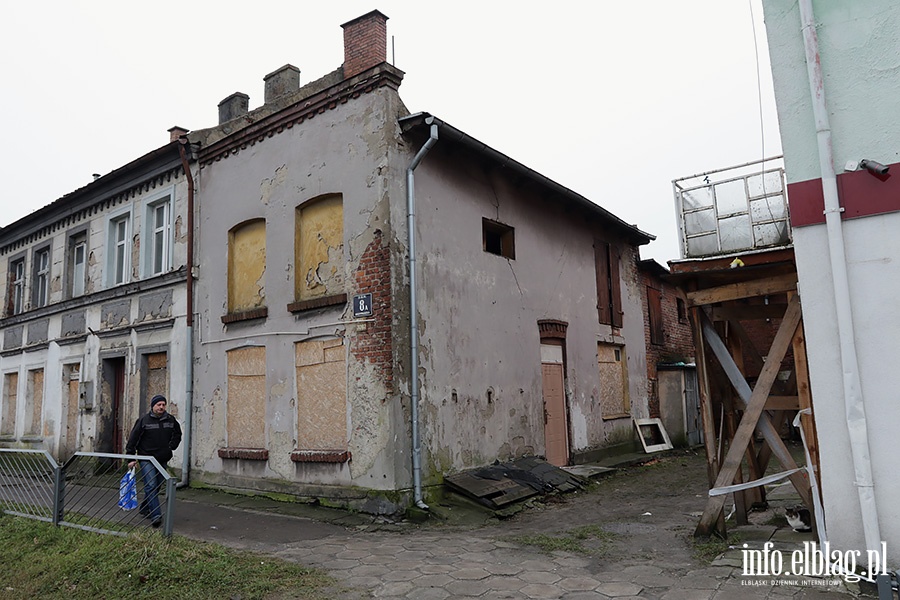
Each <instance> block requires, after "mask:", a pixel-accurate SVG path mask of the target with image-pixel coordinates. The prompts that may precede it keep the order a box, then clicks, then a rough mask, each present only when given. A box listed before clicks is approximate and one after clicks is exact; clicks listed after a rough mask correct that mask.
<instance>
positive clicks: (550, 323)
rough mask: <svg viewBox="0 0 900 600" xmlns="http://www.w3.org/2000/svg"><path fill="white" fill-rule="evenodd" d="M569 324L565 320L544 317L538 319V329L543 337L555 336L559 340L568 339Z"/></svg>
mask: <svg viewBox="0 0 900 600" xmlns="http://www.w3.org/2000/svg"><path fill="white" fill-rule="evenodd" d="M568 327H569V324H568V323H566V322H565V321H557V320H555V319H543V320H541V321H538V330H539V331H540V333H541V339H542V340H543V339H546V338H554V339H559V340H564V339H566V330H567V329H568Z"/></svg>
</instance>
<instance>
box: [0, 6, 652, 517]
mask: <svg viewBox="0 0 900 600" xmlns="http://www.w3.org/2000/svg"><path fill="white" fill-rule="evenodd" d="M386 21H387V17H385V16H384V15H382V14H381V13H380V12H378V11H373V12H371V13H368V14H366V15H363V16H362V17H359V18H358V19H355V20H353V21H350V22H349V23H346V24H344V25H343V28H344V43H345V58H344V64H343V65H342V66H341V67H339V68H338V69H336V70H335V71H334V72H332V73H329V74H327V75H325V76H324V77H322V78H320V79H318V80H316V81H313V82H312V83H309V84H306V85H304V86H303V87H300V78H299V70H298V69H297V68H296V67H293V66H292V65H285V66H284V67H282V68H281V69H278V70H277V71H275V72H273V73H271V74H269V75H268V76H266V78H265V100H264V104H263V105H262V106H261V107H259V108H256V109H254V110H252V111H251V110H249V97H248V96H247V95H246V94H243V93H235V94H232V95H231V96H229V97H228V98H226V99H225V100H223V101H222V103H220V105H219V125H217V126H216V127H212V128H209V129H205V130H200V131H195V132H192V133H190V134H187V135H186V136H183V137H182V140H183V141H184V142H185V144H184V146H185V147H188V148H189V149H190V150H191V153H190V154H191V156H190V157H189V158H190V159H191V167H190V172H191V175H192V176H193V179H194V180H196V181H198V182H201V185H200V186H199V187H198V188H197V190H196V195H195V196H194V197H193V202H194V206H195V210H194V219H195V230H196V231H197V236H196V241H195V245H194V252H195V259H194V261H193V262H194V269H195V275H196V281H195V282H194V283H192V285H193V296H192V298H193V301H194V306H195V309H194V310H193V313H194V315H195V317H196V322H195V323H194V325H193V339H192V344H193V352H192V354H193V360H192V365H193V378H192V382H193V396H192V399H193V410H192V412H191V416H192V419H191V428H192V432H193V435H192V447H191V462H190V465H185V466H187V467H189V469H190V478H191V480H192V481H197V482H202V483H204V484H209V485H217V486H222V487H226V488H237V489H247V490H257V491H269V492H281V493H287V494H291V495H294V496H306V497H316V498H320V499H323V500H327V501H330V502H334V503H336V504H340V505H344V506H353V507H355V508H359V509H362V510H366V511H370V512H394V511H396V510H397V509H398V508H400V507H402V506H405V505H406V504H407V503H408V500H409V496H408V492H409V490H410V488H411V487H413V485H414V479H415V478H416V475H417V473H414V469H413V457H412V455H411V452H412V448H413V444H412V442H411V438H412V437H413V436H412V432H411V430H412V422H413V415H412V414H411V413H412V411H411V406H410V397H411V395H413V392H414V391H416V390H417V391H418V394H419V398H420V400H419V403H418V405H417V407H418V421H417V423H418V426H419V430H420V434H419V438H420V445H421V461H420V464H421V480H422V484H423V485H424V486H426V487H427V486H432V485H437V484H440V483H441V481H442V477H443V476H444V475H445V474H449V473H453V472H458V471H461V470H464V469H467V468H471V467H478V466H483V465H487V464H490V463H492V462H494V461H495V460H498V459H499V460H501V461H502V460H507V459H513V458H517V457H521V456H526V455H544V456H546V457H547V459H548V461H549V462H551V463H553V464H557V465H564V464H571V463H574V462H580V461H585V460H588V459H590V458H591V457H592V456H595V455H596V454H598V453H600V452H603V451H604V450H608V449H609V448H610V447H613V446H616V445H618V444H628V445H630V444H631V442H632V441H633V436H634V431H633V429H634V428H633V424H632V418H633V417H647V416H649V406H648V402H647V389H648V378H647V358H646V348H645V344H644V312H645V310H644V307H643V306H644V305H643V295H644V293H645V289H644V286H643V285H642V284H641V279H640V276H639V271H638V260H639V256H638V247H639V246H640V245H642V244H646V243H648V242H649V241H650V240H651V239H652V236H650V235H649V234H646V233H644V232H642V231H640V230H639V229H637V228H636V227H635V226H632V225H629V224H627V223H624V222H623V221H621V220H620V219H618V218H617V217H615V216H614V215H612V214H610V213H608V212H607V211H605V210H604V209H602V208H601V207H599V206H597V205H595V204H593V203H591V202H590V201H588V200H587V199H585V198H583V197H582V196H579V195H578V194H576V193H574V192H572V191H571V190H568V189H566V188H564V187H563V186H560V185H559V184H557V183H555V182H553V181H550V180H549V179H547V178H545V177H543V176H542V175H540V174H538V173H536V172H534V171H532V170H531V169H528V168H527V167H525V166H524V165H521V164H519V163H517V162H516V161H514V160H512V159H510V158H509V157H507V156H505V155H503V154H501V153H499V152H497V151H496V150H494V149H492V148H490V147H488V146H486V145H484V144H482V143H480V142H478V141H477V140H475V139H473V138H471V137H470V136H468V135H466V134H465V133H463V132H461V131H459V130H457V129H456V128H454V127H453V126H451V125H449V124H447V123H445V122H443V121H441V120H440V119H436V118H435V117H432V116H431V115H428V114H426V113H417V114H412V115H411V114H409V111H408V110H407V109H406V107H405V106H404V104H403V102H402V101H401V99H400V96H399V93H398V88H399V86H400V84H401V82H402V79H403V73H402V72H401V71H399V70H398V69H396V68H395V67H393V66H392V65H390V64H388V63H387V62H386ZM435 131H436V133H437V141H436V143H434V142H432V143H433V144H434V146H433V148H432V149H431V150H430V152H429V153H428V155H427V156H426V157H425V158H424V160H422V162H421V164H419V166H418V168H417V170H416V171H415V174H414V178H415V206H416V221H415V232H416V235H415V244H416V252H415V257H416V261H417V267H416V269H417V270H416V273H417V279H418V282H419V283H418V285H417V288H416V294H417V303H416V305H417V313H416V314H417V319H418V350H419V351H418V354H417V359H418V364H419V368H418V373H417V384H416V385H414V382H413V380H412V377H411V373H410V368H411V367H410V346H411V341H412V340H411V335H410V308H409V307H410V277H409V258H410V257H409V244H408V231H409V229H408V223H409V222H410V219H409V216H408V205H407V200H408V198H407V191H408V187H407V175H408V173H407V169H408V168H409V167H410V164H411V162H412V161H413V158H414V156H416V154H417V152H419V151H420V149H421V148H422V147H423V145H424V144H425V143H426V141H427V140H429V137H430V136H432V137H433V135H434V132H435ZM164 148H166V147H164ZM162 151H163V150H162V149H161V150H160V151H159V152H162ZM176 157H177V149H176V150H175V154H173V155H172V158H173V160H174V159H175V158H176ZM176 170H177V168H176ZM184 179H185V178H184V176H183V173H182V174H179V175H177V176H175V177H174V179H173V181H175V184H173V185H174V186H175V187H174V188H173V192H172V193H173V197H174V198H175V204H174V205H173V211H175V214H183V212H179V211H184V206H183V203H184V196H185V194H186V193H187V191H186V188H187V186H186V185H185V184H184V183H183V180H184ZM92 185H95V184H92ZM89 187H90V186H89ZM63 200H65V199H63ZM60 202H63V201H60ZM135 202H136V203H137V204H136V205H140V206H144V205H146V201H143V200H142V201H140V202H138V201H137V200H136V201H135ZM142 202H143V203H142ZM140 210H143V209H140ZM36 214H38V213H36ZM141 214H143V213H141ZM107 220H108V218H107ZM98 227H100V226H99V225H98ZM104 227H105V225H104ZM16 228H18V224H14V226H13V227H11V228H9V229H16ZM3 233H4V235H9V234H8V233H7V231H6V230H4V232H3ZM145 235H146V234H145ZM4 239H5V238H4ZM179 243H181V244H183V240H176V244H175V246H174V248H175V251H174V258H175V261H174V263H173V264H174V265H175V266H174V267H173V269H174V270H175V271H174V272H175V273H179V274H181V273H183V272H184V271H183V270H179V266H178V265H184V264H185V258H184V257H185V250H184V246H183V245H181V246H179V245H178V244H179ZM145 244H146V242H145ZM14 251H15V248H13V249H11V251H10V261H8V263H9V264H8V265H4V267H5V268H11V267H10V266H11V265H14V262H15V260H14V259H15V257H14V256H12V254H14ZM30 256H31V255H30V254H29V257H30ZM100 260H107V259H104V258H102V257H101V258H100ZM31 261H32V259H31V258H29V268H30V265H31ZM135 268H136V267H135ZM106 273H107V270H104V269H99V268H98V274H97V276H98V277H102V276H107V275H106ZM181 277H182V278H183V275H181ZM184 287H185V286H184V285H180V286H179V287H176V288H174V290H173V302H172V304H171V305H170V307H169V310H170V312H171V313H172V314H171V315H170V317H171V319H172V320H173V322H174V325H173V327H172V328H170V330H167V331H170V334H168V335H170V336H171V337H173V338H174V337H177V336H176V333H179V332H181V331H183V329H182V328H181V327H182V325H181V323H182V318H183V316H184V314H185V311H187V310H188V309H187V308H186V298H185V296H184V291H183V290H184ZM8 289H12V288H8ZM124 289H126V290H127V291H126V292H124V293H123V294H120V295H117V296H115V297H116V298H117V300H116V302H131V303H132V304H131V305H129V307H130V311H131V312H127V311H125V309H124V307H122V308H121V309H119V310H121V311H123V319H122V320H121V322H120V323H118V324H117V325H115V326H114V327H118V328H128V330H129V331H133V330H134V327H133V321H135V320H136V319H137V318H138V317H139V315H140V313H139V310H140V306H141V304H140V298H141V297H142V296H141V292H142V291H143V290H142V288H139V287H136V288H134V289H131V288H124ZM9 293H10V292H7V294H9ZM102 306H103V304H102V303H101V304H100V307H98V311H99V309H100V308H101V307H102ZM136 311H137V312H136ZM125 312H127V315H126V314H124V313H125ZM29 314H30V313H29ZM20 318H22V317H19V316H18V315H9V316H7V319H6V320H4V322H3V327H4V329H5V331H9V328H10V326H16V324H17V323H18V322H19V321H18V320H17V319H20ZM29 318H32V319H33V318H34V317H29ZM91 318H94V319H97V318H98V317H91ZM93 323H94V321H90V322H89V323H87V325H86V327H87V326H91V327H94V325H93ZM110 327H113V326H110ZM95 329H96V327H95ZM123 330H124V329H123ZM98 333H99V331H98ZM156 335H161V334H156ZM135 336H138V337H135ZM94 339H95V338H94V337H88V338H87V340H88V342H90V340H94ZM97 339H100V340H102V339H104V338H102V337H101V338H97ZM128 341H129V343H130V344H131V347H132V350H129V352H130V354H129V355H128V356H129V357H132V355H133V357H132V358H129V361H128V362H127V363H126V365H127V367H128V368H127V369H126V370H127V371H128V373H129V374H130V375H129V376H130V377H132V378H135V379H136V378H137V374H138V373H139V370H138V369H139V366H140V365H139V362H135V361H137V360H138V359H137V358H134V357H136V356H138V354H137V352H138V351H137V348H139V347H143V346H144V345H147V344H149V345H153V344H150V342H145V341H143V340H142V339H140V338H139V333H132V334H131V337H130V338H128ZM86 343H87V342H86ZM94 343H96V342H94ZM48 344H50V345H51V346H53V344H55V342H49V341H48ZM154 344H155V345H156V346H159V347H162V346H163V345H164V344H172V346H173V347H174V342H173V341H166V342H163V341H157V342H154ZM178 347H179V348H180V347H181V346H178ZM71 348H72V352H75V351H76V348H75V347H74V346H73V347H71ZM79 349H80V347H79ZM7 350H8V349H7V346H6V345H4V358H3V360H4V363H3V369H4V373H5V372H6V371H7V370H10V371H15V374H16V375H20V374H23V376H24V374H25V373H26V371H27V369H26V368H25V367H24V366H23V367H18V366H16V367H15V368H14V367H13V366H12V365H13V364H14V363H11V362H6V361H7V360H8V358H7V357H6V353H7ZM170 351H171V350H170ZM16 352H17V353H18V354H16V356H19V355H22V356H27V354H26V353H24V352H22V351H21V350H16ZM98 356H99V355H98ZM16 360H19V359H16ZM24 362H27V361H23V363H22V364H23V365H24ZM170 363H171V359H170ZM97 364H98V363H92V364H91V365H90V368H91V369H96V368H97ZM8 365H9V366H8ZM15 365H18V363H15ZM16 369H18V370H16ZM59 376H60V375H59V374H55V375H54V377H56V380H59ZM179 377H184V371H179V372H178V375H176V373H175V372H174V371H172V372H170V373H169V375H168V381H169V384H168V385H169V386H170V389H171V390H173V391H170V394H171V396H170V397H171V398H172V399H173V401H174V402H175V403H176V404H177V403H178V400H179V397H180V394H179V393H178V392H179V391H180V390H181V389H183V388H182V387H180V385H181V383H183V382H182V381H181V380H179ZM176 384H177V386H176ZM23 385H24V384H19V387H18V388H17V390H19V391H18V392H17V393H20V394H24V387H23ZM5 398H6V397H5V396H4V404H3V406H5V405H6V402H5ZM20 405H23V406H24V404H23V403H20ZM59 405H60V406H65V402H64V401H63V402H60V403H59ZM180 418H181V416H180ZM182 421H183V418H182ZM3 422H4V420H3V419H2V418H0V423H3ZM88 445H89V443H88V442H85V443H84V447H87V446H88Z"/></svg>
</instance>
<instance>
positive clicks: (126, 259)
mask: <svg viewBox="0 0 900 600" xmlns="http://www.w3.org/2000/svg"><path fill="white" fill-rule="evenodd" d="M170 133H171V137H172V138H177V136H178V135H180V134H181V133H184V130H180V129H177V128H174V129H173V130H172V131H171V132H170ZM179 146H180V144H179V143H178V142H177V141H174V139H173V141H172V142H170V143H169V144H167V145H165V146H163V147H161V148H159V149H157V150H155V151H153V152H151V153H149V154H147V155H145V156H143V157H141V158H139V159H137V160H135V161H133V162H131V163H129V164H127V165H125V166H123V167H121V168H119V169H117V170H115V171H113V172H112V173H109V174H108V175H106V176H104V177H98V178H96V179H95V180H94V181H93V182H92V183H90V184H89V185H87V186H85V187H83V188H81V189H79V190H76V191H75V192H72V193H71V194H68V195H67V196H65V197H63V198H61V199H60V200H57V201H56V202H54V203H52V204H50V205H48V206H45V207H44V208H42V209H40V210H38V211H36V212H34V213H32V214H30V215H28V216H26V217H24V218H22V219H20V220H19V221H17V222H15V223H13V224H12V225H9V226H7V227H5V228H4V229H2V230H0V281H4V282H5V286H4V289H3V298H4V301H5V305H4V307H3V319H2V321H0V331H2V341H3V350H2V352H0V374H2V377H3V387H2V396H0V443H3V445H4V446H13V447H24V448H41V449H46V450H48V451H50V452H51V453H52V454H53V455H54V456H56V457H57V458H61V459H65V458H67V457H68V456H71V455H72V454H73V453H74V452H77V451H95V452H122V451H124V440H125V439H126V438H127V435H128V432H129V431H130V430H131V426H132V424H133V423H134V421H135V419H137V417H138V416H139V415H140V414H141V413H142V412H146V411H147V410H148V408H149V407H148V404H147V403H148V401H149V399H150V398H151V397H153V395H155V394H165V395H166V396H167V397H171V398H172V402H171V404H170V405H169V410H170V412H172V413H173V414H174V415H176V416H178V417H179V418H182V415H181V414H180V409H181V407H183V402H182V398H183V397H184V390H185V389H186V377H187V375H186V365H187V358H186V352H187V350H186V348H187V347H188V346H187V332H186V329H185V307H186V291H185V264H186V259H187V240H188V235H187V228H186V211H187V209H186V203H185V200H186V197H185V193H186V192H185V190H186V186H185V178H184V175H183V171H182V161H181V157H180V152H179ZM180 462H181V460H180V457H176V458H175V460H174V462H173V464H174V465H178V464H180Z"/></svg>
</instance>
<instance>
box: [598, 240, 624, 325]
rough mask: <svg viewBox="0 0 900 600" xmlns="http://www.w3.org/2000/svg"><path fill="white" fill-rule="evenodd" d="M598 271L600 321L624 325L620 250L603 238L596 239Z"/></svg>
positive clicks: (607, 323)
mask: <svg viewBox="0 0 900 600" xmlns="http://www.w3.org/2000/svg"><path fill="white" fill-rule="evenodd" d="M594 264H595V267H596V271H597V314H598V316H599V319H600V322H601V323H604V324H606V325H612V326H613V327H621V326H622V293H621V286H620V283H619V252H618V249H617V248H616V247H615V246H611V245H610V244H609V243H607V242H604V241H602V240H595V241H594Z"/></svg>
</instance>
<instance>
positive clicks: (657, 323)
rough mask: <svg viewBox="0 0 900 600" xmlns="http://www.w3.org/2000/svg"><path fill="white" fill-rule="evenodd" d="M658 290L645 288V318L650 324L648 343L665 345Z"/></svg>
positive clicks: (660, 298) (660, 299) (660, 300)
mask: <svg viewBox="0 0 900 600" xmlns="http://www.w3.org/2000/svg"><path fill="white" fill-rule="evenodd" d="M661 296H662V295H661V293H660V291H659V290H658V289H656V288H652V287H648V288H647V313H648V314H647V318H648V320H649V323H650V343H651V344H658V345H662V344H665V343H666V341H665V335H664V334H663V321H662V297H661Z"/></svg>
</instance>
